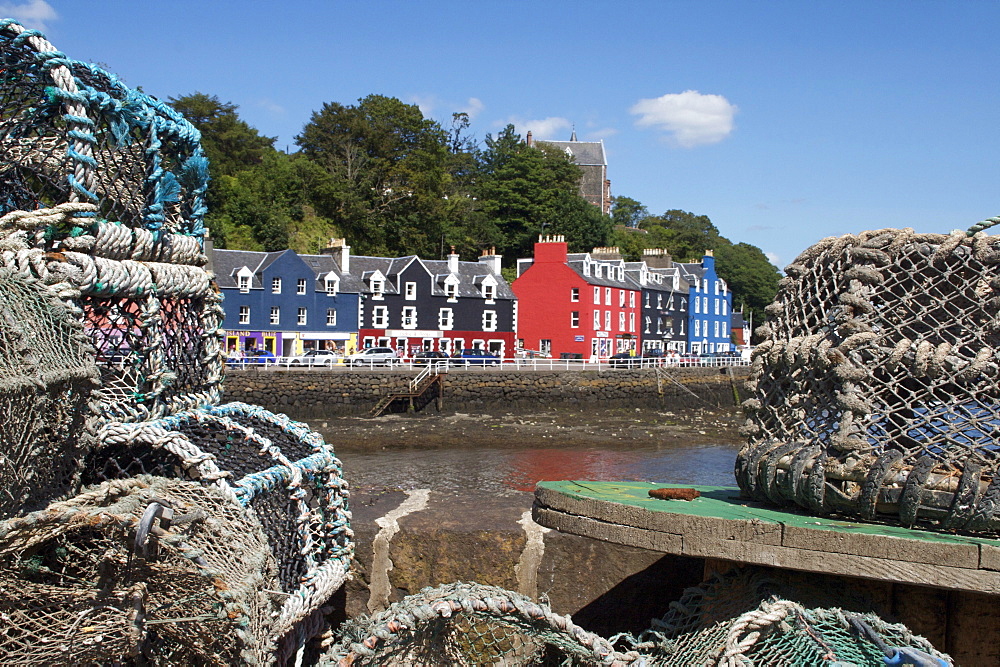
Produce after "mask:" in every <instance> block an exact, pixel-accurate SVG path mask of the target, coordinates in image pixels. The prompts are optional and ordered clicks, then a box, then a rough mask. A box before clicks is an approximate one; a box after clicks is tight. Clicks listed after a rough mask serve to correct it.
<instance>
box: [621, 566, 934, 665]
mask: <svg viewBox="0 0 1000 667" xmlns="http://www.w3.org/2000/svg"><path fill="white" fill-rule="evenodd" d="M806 579H808V578H807V577H806ZM833 597H834V596H833V595H831V594H830V592H829V591H820V590H816V587H815V585H813V586H810V585H809V584H808V583H806V585H805V586H802V585H797V584H794V583H791V582H780V583H779V582H776V581H774V580H771V579H769V578H767V577H766V576H762V575H761V574H758V573H757V572H756V571H755V570H754V569H753V568H745V569H742V570H739V571H736V572H735V573H731V574H728V575H724V576H723V575H714V576H713V577H712V578H711V579H709V580H708V581H706V582H704V583H702V584H701V585H699V586H697V587H694V588H689V589H687V590H686V591H684V595H683V596H682V597H681V599H680V600H679V601H677V602H673V603H671V605H670V611H669V612H668V613H667V614H666V615H665V616H664V617H663V618H660V619H655V620H654V621H653V623H652V626H651V627H650V629H649V630H647V631H645V632H644V633H642V634H640V635H639V636H638V637H637V638H633V637H631V636H626V637H625V638H624V640H623V641H622V642H621V643H622V644H625V645H631V646H633V647H634V649H635V650H637V651H639V652H640V653H642V654H643V655H644V656H646V657H647V659H648V660H649V663H648V664H657V665H820V664H827V663H828V662H829V663H831V664H842V665H857V666H858V667H860V666H861V665H869V666H871V667H881V666H882V665H886V664H919V665H932V664H933V665H936V664H951V661H950V659H949V658H948V656H947V655H945V654H944V653H941V652H939V651H937V650H936V649H935V648H934V647H933V646H932V645H931V643H930V642H928V641H927V640H926V639H924V638H923V637H920V636H918V635H914V634H913V633H912V632H910V630H909V629H908V628H907V627H906V626H905V625H902V624H898V623H887V622H886V621H884V620H883V619H881V618H880V617H879V616H877V615H875V614H872V613H865V612H860V611H849V610H846V609H843V608H840V607H839V606H834V607H815V606H807V605H810V604H813V603H815V602H816V601H818V600H826V601H827V602H829V601H831V598H833ZM839 602H843V601H842V600H841V601H839ZM869 604H870V603H869ZM864 606H867V605H864ZM890 656H897V657H903V658H905V659H904V660H900V661H898V662H889V657H890ZM918 658H920V659H922V660H923V661H919V660H917V659H918ZM939 661H940V662H939Z"/></svg>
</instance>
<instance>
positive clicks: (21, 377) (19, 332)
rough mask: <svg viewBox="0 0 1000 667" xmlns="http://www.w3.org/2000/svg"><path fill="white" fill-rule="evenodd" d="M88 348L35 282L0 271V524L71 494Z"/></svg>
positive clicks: (88, 387)
mask: <svg viewBox="0 0 1000 667" xmlns="http://www.w3.org/2000/svg"><path fill="white" fill-rule="evenodd" d="M97 377H98V372H97V367H96V366H95V364H94V353H93V348H92V347H91V346H90V344H89V343H88V341H87V339H86V337H85V336H84V335H83V330H82V328H81V327H80V324H79V322H78V321H77V320H76V318H74V317H73V314H72V312H71V311H70V310H69V309H68V308H67V307H66V305H65V304H64V303H62V302H61V301H60V300H59V299H58V297H57V296H56V295H55V293H53V292H52V291H51V290H49V289H47V288H46V287H45V286H44V285H42V284H41V283H39V282H38V281H37V280H35V279H33V278H30V277H28V276H24V275H21V274H17V273H15V272H13V271H11V270H9V269H5V268H0V519H4V518H8V517H10V516H13V515H14V514H16V513H18V512H23V511H30V510H34V509H39V508H40V507H42V506H43V505H44V504H45V503H47V502H48V501H49V500H51V499H53V498H56V497H58V496H60V495H62V494H65V493H67V492H69V491H70V490H71V489H72V487H73V484H74V483H76V481H77V479H78V476H79V471H78V467H79V464H80V461H81V459H82V458H83V455H84V453H85V452H86V451H87V450H88V449H89V448H90V447H92V446H93V445H94V437H93V434H92V433H90V432H89V431H88V430H87V429H86V428H85V423H84V422H85V419H84V417H85V415H86V414H87V412H88V409H89V406H88V404H89V401H90V400H91V398H90V397H91V392H92V391H93V390H94V389H95V387H96V383H97Z"/></svg>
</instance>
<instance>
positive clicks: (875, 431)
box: [736, 229, 1000, 533]
mask: <svg viewBox="0 0 1000 667" xmlns="http://www.w3.org/2000/svg"><path fill="white" fill-rule="evenodd" d="M998 262H1000V237H996V236H988V235H986V234H984V233H982V232H978V233H976V234H974V235H972V236H968V235H967V234H965V233H963V232H953V233H952V234H950V235H942V234H917V233H914V232H913V231H912V230H908V229H904V230H893V229H886V230H879V231H870V232H864V233H862V234H859V235H857V236H853V235H852V236H844V237H840V238H829V239H826V240H824V241H821V242H820V243H818V244H816V245H815V246H813V247H811V248H809V249H808V250H807V251H805V252H804V253H803V254H802V255H800V256H799V258H798V259H796V260H795V262H794V263H793V264H792V265H791V266H789V267H788V268H787V269H786V274H787V275H786V277H785V278H784V279H783V280H782V281H781V283H780V286H779V290H778V294H777V296H776V297H775V301H774V303H773V304H772V305H770V306H769V307H768V309H767V312H768V315H769V319H768V322H767V323H766V324H765V325H764V326H763V327H761V328H760V329H759V330H758V332H757V334H758V336H759V337H761V339H762V341H761V343H760V344H759V345H758V347H757V349H756V351H755V353H754V361H753V368H752V371H751V376H750V380H749V383H748V389H749V391H750V392H751V393H752V394H753V395H752V397H751V398H750V399H748V400H747V401H746V402H745V403H744V405H743V407H744V409H745V410H746V413H747V422H746V426H745V428H744V434H745V435H746V437H747V445H746V446H745V447H744V448H743V449H742V451H741V452H740V453H739V457H738V460H737V464H736V477H737V480H738V482H739V485H740V487H741V488H742V489H743V491H744V492H745V493H747V494H748V495H750V496H751V497H753V498H754V499H756V500H759V501H764V502H770V503H777V504H797V505H800V506H802V507H804V508H807V509H808V510H810V511H812V512H814V513H818V514H822V513H829V512H836V513H839V514H844V515H850V516H854V517H858V518H860V519H864V520H882V521H894V522H899V523H902V524H903V525H906V526H913V525H916V524H922V525H925V526H928V527H936V528H943V529H947V530H958V531H967V532H976V533H996V532H997V530H998V529H1000V516H998V514H997V510H998V508H1000V502H998V501H1000V475H998V474H997V469H998V465H1000V445H998V438H997V436H998V435H1000V432H998V425H1000V386H998V383H997V379H998V378H997V372H998V368H1000V356H998V346H1000V331H998V326H1000V318H998V317H997V312H998V307H1000V294H998V290H1000V270H998Z"/></svg>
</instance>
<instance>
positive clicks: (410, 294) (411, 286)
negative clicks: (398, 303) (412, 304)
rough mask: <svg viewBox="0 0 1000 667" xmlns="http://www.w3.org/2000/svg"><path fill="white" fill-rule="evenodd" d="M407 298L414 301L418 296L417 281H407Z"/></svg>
mask: <svg viewBox="0 0 1000 667" xmlns="http://www.w3.org/2000/svg"><path fill="white" fill-rule="evenodd" d="M405 294H406V300H407V301H413V300H414V299H416V298H417V284H416V283H406V292H405Z"/></svg>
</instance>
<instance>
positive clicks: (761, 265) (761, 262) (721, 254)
mask: <svg viewBox="0 0 1000 667" xmlns="http://www.w3.org/2000/svg"><path fill="white" fill-rule="evenodd" d="M715 268H716V271H717V272H718V274H719V276H720V277H721V278H722V279H723V280H725V281H726V284H727V285H729V289H730V290H731V291H732V293H733V306H734V307H735V308H741V307H742V308H743V309H744V316H745V317H747V318H749V317H750V312H752V313H753V321H754V322H757V323H762V322H763V321H764V308H765V307H766V306H767V305H768V304H770V303H771V302H772V301H773V300H774V295H775V294H777V292H778V281H779V280H780V279H781V274H780V273H779V272H778V268H777V267H776V266H774V265H773V264H771V262H770V261H769V260H768V259H767V257H766V256H765V255H764V253H763V252H762V251H761V249H760V248H758V247H757V246H754V245H750V244H749V243H737V244H735V245H734V244H732V243H729V242H728V241H727V242H726V243H723V244H721V245H720V246H718V248H716V250H715Z"/></svg>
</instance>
